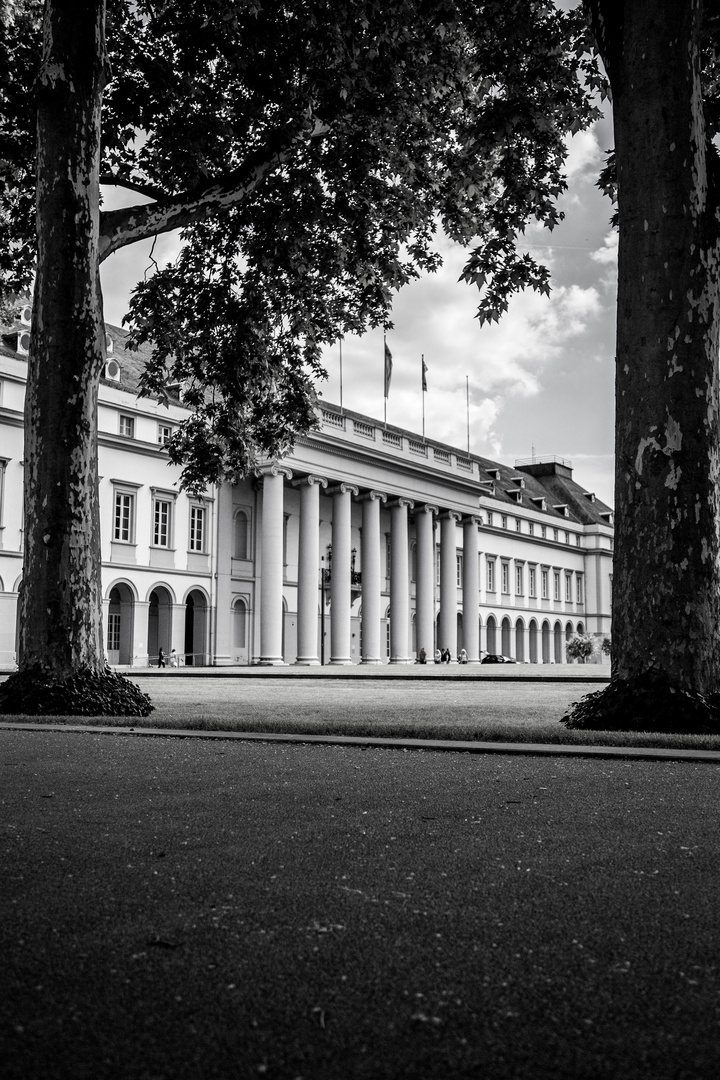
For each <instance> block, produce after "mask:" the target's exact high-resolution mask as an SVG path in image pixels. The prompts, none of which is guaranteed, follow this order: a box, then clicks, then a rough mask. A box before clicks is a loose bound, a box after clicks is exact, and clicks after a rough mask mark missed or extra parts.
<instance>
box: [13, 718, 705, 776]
mask: <svg viewBox="0 0 720 1080" xmlns="http://www.w3.org/2000/svg"><path fill="white" fill-rule="evenodd" d="M3 729H5V730H9V731H55V732H60V733H62V732H68V731H69V732H73V733H75V734H77V733H82V732H85V733H87V734H91V735H134V736H149V737H152V738H157V737H158V736H160V737H162V738H173V739H225V740H228V739H230V740H233V741H238V740H240V741H245V742H284V743H318V744H320V745H325V746H360V747H376V748H379V749H389V750H445V751H452V752H454V753H466V754H512V755H524V756H526V757H553V756H555V757H589V758H615V759H625V760H634V761H638V760H641V761H642V760H644V761H691V762H709V763H713V764H716V765H717V764H720V750H684V749H681V748H677V749H674V748H672V747H666V746H655V747H653V746H648V747H643V746H579V745H575V746H572V745H568V744H563V743H496V742H479V741H478V742H474V741H470V740H460V739H458V740H453V739H391V738H388V737H382V738H377V739H375V738H370V737H368V736H364V735H283V734H279V733H276V732H254V731H193V730H182V729H179V728H146V727H142V728H134V727H110V726H107V725H105V726H103V725H90V724H32V723H27V724H23V723H16V722H10V723H6V722H5V721H0V730H3Z"/></svg>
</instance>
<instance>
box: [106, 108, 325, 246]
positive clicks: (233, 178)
mask: <svg viewBox="0 0 720 1080" xmlns="http://www.w3.org/2000/svg"><path fill="white" fill-rule="evenodd" d="M329 131H330V128H329V126H327V125H326V124H322V123H320V122H319V121H316V123H315V127H314V128H313V130H312V131H311V132H309V133H308V132H300V133H299V134H296V135H295V136H294V137H291V138H288V136H287V133H286V132H276V133H275V135H274V138H272V139H270V140H269V143H268V145H267V146H265V147H264V148H263V149H262V150H261V151H258V152H257V153H255V154H251V155H250V156H249V157H248V159H247V160H246V161H245V162H244V163H243V165H242V166H241V167H240V168H239V169H237V170H235V171H234V172H230V173H226V174H224V175H222V176H219V177H217V178H216V179H215V180H214V181H213V182H212V183H211V184H208V185H207V186H206V187H203V188H192V189H191V190H189V191H185V192H181V193H180V194H177V195H173V196H169V197H164V198H158V199H157V200H156V201H155V202H153V203H147V204H144V205H139V206H129V207H124V208H122V209H120V210H108V211H107V212H105V213H102V214H101V215H100V246H99V254H100V262H103V260H104V259H106V258H107V257H108V255H111V254H112V252H113V251H117V249H118V248H121V247H126V246H127V245H128V244H134V243H135V242H136V241H138V240H146V239H148V238H149V237H151V236H157V235H158V233H163V232H171V231H172V230H173V229H182V228H184V227H185V226H186V225H192V224H193V223H194V222H196V221H202V220H203V219H204V218H207V217H211V216H213V215H215V214H217V213H220V212H222V211H223V210H228V209H229V208H230V207H232V206H237V205H238V204H239V203H241V202H243V201H244V200H245V199H246V198H247V197H248V196H249V195H250V194H252V192H253V191H254V190H255V188H257V187H258V185H259V184H260V183H262V181H263V180H264V179H265V177H266V176H268V175H269V174H270V173H271V172H273V171H274V170H276V169H278V168H279V167H280V166H281V165H284V164H285V162H286V161H289V160H290V159H291V157H292V156H293V154H294V153H295V151H296V150H297V147H298V145H299V144H301V143H304V142H307V141H309V140H310V139H316V138H320V137H322V136H324V135H327V134H328V132H329ZM273 142H275V143H276V148H273V146H272V143H273Z"/></svg>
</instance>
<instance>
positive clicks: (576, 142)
mask: <svg viewBox="0 0 720 1080" xmlns="http://www.w3.org/2000/svg"><path fill="white" fill-rule="evenodd" d="M565 144H566V146H567V148H568V156H567V158H566V160H565V168H566V170H567V177H568V180H572V181H577V179H578V178H579V177H581V176H582V177H585V176H586V174H588V173H592V174H593V176H592V179H593V182H594V181H595V180H596V179H597V173H598V169H599V168H600V167H601V166H602V162H603V156H604V155H603V153H602V151H601V149H600V144H599V143H598V140H597V136H596V134H595V131H594V129H593V128H590V129H588V130H587V131H579V132H578V133H577V135H568V136H566V138H565Z"/></svg>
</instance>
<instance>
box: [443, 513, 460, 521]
mask: <svg viewBox="0 0 720 1080" xmlns="http://www.w3.org/2000/svg"><path fill="white" fill-rule="evenodd" d="M439 517H440V520H441V521H460V518H461V517H462V514H461V513H460V511H459V510H443V512H442V514H440V515H439Z"/></svg>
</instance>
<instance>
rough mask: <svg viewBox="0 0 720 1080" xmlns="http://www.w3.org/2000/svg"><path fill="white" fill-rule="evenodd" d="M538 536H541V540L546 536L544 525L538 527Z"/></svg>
mask: <svg viewBox="0 0 720 1080" xmlns="http://www.w3.org/2000/svg"><path fill="white" fill-rule="evenodd" d="M540 535H541V536H542V538H543V540H544V539H545V537H546V536H547V527H546V526H545V525H541V526H540Z"/></svg>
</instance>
